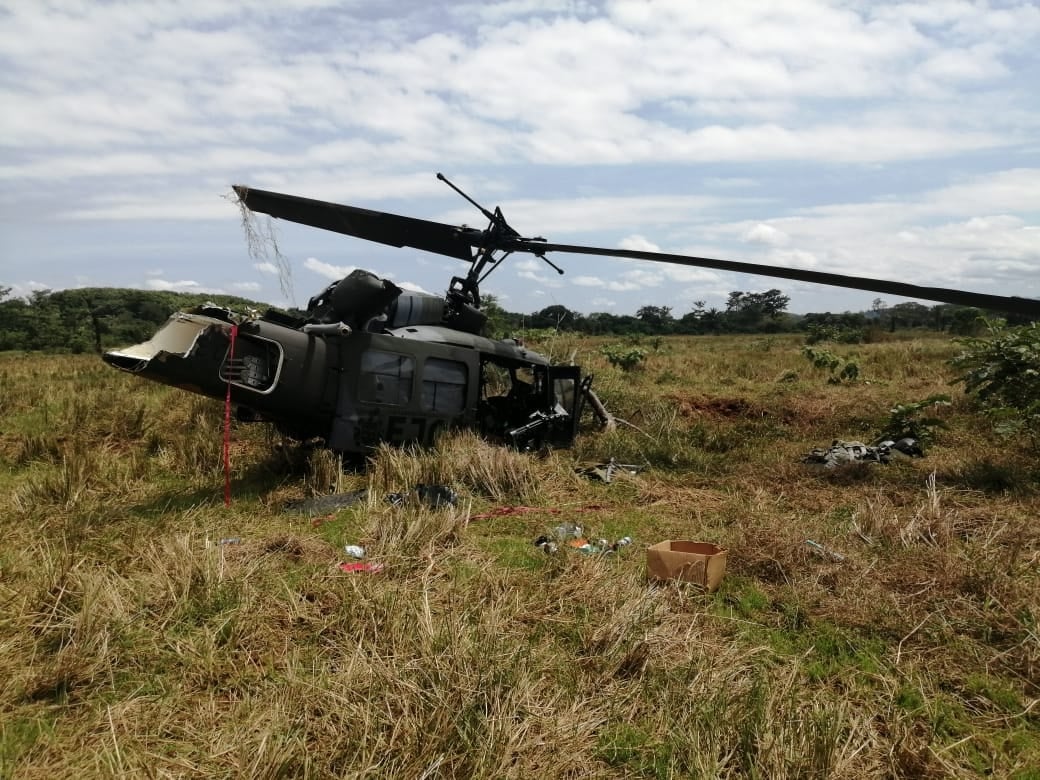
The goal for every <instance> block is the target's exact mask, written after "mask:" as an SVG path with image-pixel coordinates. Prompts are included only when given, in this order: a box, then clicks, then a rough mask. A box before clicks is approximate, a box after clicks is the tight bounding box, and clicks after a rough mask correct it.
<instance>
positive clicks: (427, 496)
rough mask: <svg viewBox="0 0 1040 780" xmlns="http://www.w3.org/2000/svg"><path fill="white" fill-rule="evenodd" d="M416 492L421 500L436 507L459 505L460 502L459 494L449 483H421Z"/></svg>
mask: <svg viewBox="0 0 1040 780" xmlns="http://www.w3.org/2000/svg"><path fill="white" fill-rule="evenodd" d="M415 492H416V494H417V495H418V496H419V500H420V501H422V502H424V503H425V504H426V505H427V506H429V507H433V508H434V509H437V508H439V507H444V506H457V505H458V503H459V494H458V493H456V492H455V491H454V490H452V489H451V487H449V486H448V485H419V486H417V487H416V488H415Z"/></svg>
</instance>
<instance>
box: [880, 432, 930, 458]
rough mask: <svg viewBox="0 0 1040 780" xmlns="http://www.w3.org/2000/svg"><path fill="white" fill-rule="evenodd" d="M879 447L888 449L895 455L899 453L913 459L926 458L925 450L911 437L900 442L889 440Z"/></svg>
mask: <svg viewBox="0 0 1040 780" xmlns="http://www.w3.org/2000/svg"><path fill="white" fill-rule="evenodd" d="M878 447H888V448H889V449H890V450H891V451H892V453H893V454H895V453H897V452H899V453H902V454H903V455H907V456H909V457H911V458H923V457H924V450H922V449H921V445H920V443H919V442H918V441H917V439H911V438H910V437H909V436H907V437H905V438H902V439H899V440H898V441H892V440H891V439H887V440H886V441H883V442H879V443H878Z"/></svg>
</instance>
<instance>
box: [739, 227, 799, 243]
mask: <svg viewBox="0 0 1040 780" xmlns="http://www.w3.org/2000/svg"><path fill="white" fill-rule="evenodd" d="M744 240H745V241H750V242H751V243H753V244H768V245H769V246H783V245H784V244H786V243H787V242H788V241H790V236H788V235H787V234H786V233H785V232H784V231H782V230H778V229H777V228H775V227H773V226H772V225H766V224H765V223H763V222H759V223H758V224H757V225H755V226H754V227H753V228H751V229H750V230H748V231H747V233H745V234H744Z"/></svg>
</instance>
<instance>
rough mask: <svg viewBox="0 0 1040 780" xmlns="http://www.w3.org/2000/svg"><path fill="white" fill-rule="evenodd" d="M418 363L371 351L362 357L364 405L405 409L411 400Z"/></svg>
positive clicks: (362, 398)
mask: <svg viewBox="0 0 1040 780" xmlns="http://www.w3.org/2000/svg"><path fill="white" fill-rule="evenodd" d="M414 373H415V361H414V360H413V359H412V358H410V357H406V356H404V355H395V354H394V353H392V352H379V351H377V350H369V351H368V352H365V353H363V354H362V355H361V383H360V388H359V391H358V397H359V398H360V399H361V400H362V401H371V402H374V403H377V404H394V405H396V406H402V405H404V404H407V403H408V402H409V401H411V400H412V376H413V375H414Z"/></svg>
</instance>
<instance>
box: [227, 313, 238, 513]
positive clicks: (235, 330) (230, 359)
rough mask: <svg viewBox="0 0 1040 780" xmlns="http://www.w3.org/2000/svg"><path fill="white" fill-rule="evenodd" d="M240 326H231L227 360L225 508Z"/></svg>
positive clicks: (228, 501)
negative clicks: (233, 377) (232, 382)
mask: <svg viewBox="0 0 1040 780" xmlns="http://www.w3.org/2000/svg"><path fill="white" fill-rule="evenodd" d="M237 336H238V325H236V324H232V325H231V348H230V350H229V351H228V360H227V371H226V376H227V395H226V396H225V398H224V506H231V375H232V373H233V372H234V368H233V367H232V366H233V365H234V362H235V338H236V337H237Z"/></svg>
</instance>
